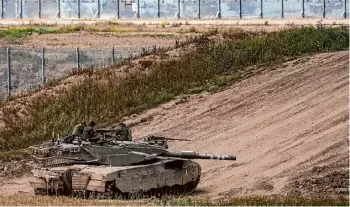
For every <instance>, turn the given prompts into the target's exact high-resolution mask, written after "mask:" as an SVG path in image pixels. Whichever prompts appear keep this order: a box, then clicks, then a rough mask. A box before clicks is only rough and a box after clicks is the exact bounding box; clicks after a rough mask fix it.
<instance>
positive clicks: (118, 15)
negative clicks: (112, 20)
mask: <svg viewBox="0 0 350 207" xmlns="http://www.w3.org/2000/svg"><path fill="white" fill-rule="evenodd" d="M116 2H117V19H120V14H119V13H120V12H119V11H120V9H119V0H117V1H116Z"/></svg>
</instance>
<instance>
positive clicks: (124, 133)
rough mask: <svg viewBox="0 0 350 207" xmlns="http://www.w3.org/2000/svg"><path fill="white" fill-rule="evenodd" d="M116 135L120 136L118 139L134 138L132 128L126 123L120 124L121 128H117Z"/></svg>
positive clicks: (127, 139) (129, 139) (128, 139)
mask: <svg viewBox="0 0 350 207" xmlns="http://www.w3.org/2000/svg"><path fill="white" fill-rule="evenodd" d="M116 136H117V137H118V138H117V140H120V141H131V140H132V136H131V130H130V128H129V127H127V126H126V124H124V123H120V124H119V129H117V130H116Z"/></svg>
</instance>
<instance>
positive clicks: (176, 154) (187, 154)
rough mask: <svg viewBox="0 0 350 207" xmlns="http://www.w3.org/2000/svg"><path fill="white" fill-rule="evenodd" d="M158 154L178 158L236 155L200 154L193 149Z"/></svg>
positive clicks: (213, 157)
mask: <svg viewBox="0 0 350 207" xmlns="http://www.w3.org/2000/svg"><path fill="white" fill-rule="evenodd" d="M160 156H163V157H179V158H186V159H208V160H209V159H214V160H236V157H235V156H232V155H215V154H200V153H197V152H194V151H181V152H164V153H163V154H161V155H160Z"/></svg>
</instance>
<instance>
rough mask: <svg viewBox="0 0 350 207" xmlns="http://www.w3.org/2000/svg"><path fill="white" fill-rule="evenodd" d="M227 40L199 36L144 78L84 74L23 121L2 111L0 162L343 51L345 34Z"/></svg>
mask: <svg viewBox="0 0 350 207" xmlns="http://www.w3.org/2000/svg"><path fill="white" fill-rule="evenodd" d="M228 35H229V36H230V37H231V39H232V41H228V42H225V43H222V44H218V43H216V42H213V41H212V40H211V39H210V38H209V37H208V36H207V35H203V36H201V37H200V38H198V41H197V46H196V48H197V49H196V50H195V51H194V52H192V53H191V54H188V55H186V56H184V57H182V58H181V59H176V60H170V61H163V62H155V63H154V64H153V65H152V66H150V67H149V69H148V70H147V72H144V71H139V72H134V73H130V74H128V75H126V77H120V75H116V74H115V73H114V72H111V71H110V70H106V71H105V72H102V73H94V71H93V70H89V71H87V72H86V76H87V77H86V78H85V79H84V81H82V82H80V83H77V84H76V85H74V86H73V87H71V88H69V89H65V90H64V91H62V93H61V95H59V96H51V97H42V98H41V99H38V100H37V101H36V102H35V103H33V105H32V106H31V108H30V111H29V114H28V116H27V119H26V120H21V119H19V118H18V117H16V111H15V109H13V110H7V111H3V113H4V117H6V120H5V124H6V127H5V128H3V129H0V141H2V142H0V152H1V155H2V158H8V157H11V156H14V155H16V156H17V155H18V153H17V150H20V149H23V148H26V147H28V146H30V145H33V144H38V143H40V142H42V141H44V140H48V139H51V138H52V132H55V133H59V134H60V135H61V136H65V135H68V134H69V133H70V132H71V129H72V127H73V126H74V125H75V124H76V123H78V122H81V121H89V120H91V119H93V120H94V121H95V122H97V123H105V124H113V123H116V122H118V121H119V120H120V119H121V118H122V117H124V116H126V115H130V114H132V113H138V112H140V111H142V110H144V109H147V108H151V107H154V106H156V105H159V104H161V103H164V102H166V101H169V100H171V99H172V98H174V97H176V96H178V95H181V94H186V93H187V94H191V93H199V92H202V91H213V90H217V89H220V88H222V87H225V86H227V85H229V84H232V83H234V82H236V81H238V80H240V79H242V78H245V77H247V76H248V75H249V74H251V73H252V72H254V70H256V69H257V67H249V66H254V65H261V64H271V63H273V62H275V61H281V60H283V59H285V58H290V57H297V56H300V55H305V54H311V53H316V52H327V51H338V50H344V49H348V47H349V32H348V31H347V30H344V29H342V28H322V27H318V28H313V27H304V28H292V29H286V30H283V31H279V32H272V33H263V34H261V33H260V34H252V33H246V32H242V31H240V32H238V33H232V34H228ZM114 67H115V66H114ZM111 70H113V67H112V68H111ZM14 152H16V153H14Z"/></svg>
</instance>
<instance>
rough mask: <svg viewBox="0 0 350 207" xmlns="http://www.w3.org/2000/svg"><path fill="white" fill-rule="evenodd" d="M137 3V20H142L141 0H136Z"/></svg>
mask: <svg viewBox="0 0 350 207" xmlns="http://www.w3.org/2000/svg"><path fill="white" fill-rule="evenodd" d="M136 1H137V2H136V3H137V14H136V18H138V19H139V18H140V0H136Z"/></svg>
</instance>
